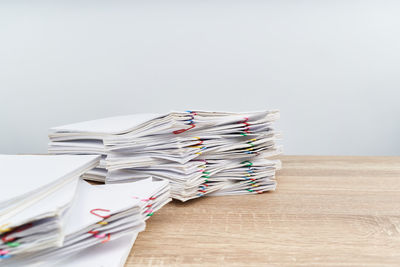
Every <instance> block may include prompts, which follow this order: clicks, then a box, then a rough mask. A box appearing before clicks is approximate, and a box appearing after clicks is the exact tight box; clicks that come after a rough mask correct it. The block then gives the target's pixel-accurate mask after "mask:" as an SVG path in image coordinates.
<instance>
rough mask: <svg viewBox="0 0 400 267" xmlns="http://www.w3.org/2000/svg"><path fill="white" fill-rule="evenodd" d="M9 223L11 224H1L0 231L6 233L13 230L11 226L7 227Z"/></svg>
mask: <svg viewBox="0 0 400 267" xmlns="http://www.w3.org/2000/svg"><path fill="white" fill-rule="evenodd" d="M7 225H9V223H6V224H3V225H1V226H0V233H6V232H9V231H11V230H12V229H11V228H10V227H5V226H7Z"/></svg>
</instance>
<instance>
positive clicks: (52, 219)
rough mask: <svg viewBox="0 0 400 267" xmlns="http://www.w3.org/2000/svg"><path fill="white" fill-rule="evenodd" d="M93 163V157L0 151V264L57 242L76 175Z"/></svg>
mask: <svg viewBox="0 0 400 267" xmlns="http://www.w3.org/2000/svg"><path fill="white" fill-rule="evenodd" d="M98 163H99V156H49V155H43V156H33V155H0V172H1V175H2V177H3V179H2V182H1V189H2V193H1V194H0V239H1V241H0V264H2V260H6V259H9V258H12V257H17V256H19V255H23V254H25V253H31V252H36V251H39V250H42V249H46V248H49V247H54V246H60V245H62V243H63V240H64V234H63V221H64V219H65V216H66V214H67V212H68V209H69V207H70V206H71V203H72V201H73V199H74V197H75V195H76V188H77V184H78V181H79V176H80V175H82V174H83V173H84V172H87V171H88V170H90V169H91V168H93V167H95V166H96V165H98Z"/></svg>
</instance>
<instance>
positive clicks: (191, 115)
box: [173, 110, 197, 134]
mask: <svg viewBox="0 0 400 267" xmlns="http://www.w3.org/2000/svg"><path fill="white" fill-rule="evenodd" d="M186 112H188V113H189V116H190V117H191V118H190V119H188V120H186V121H187V123H186V124H187V125H190V126H189V128H186V129H180V130H176V131H173V133H174V134H181V133H184V132H186V131H188V130H190V129H193V128H194V127H196V124H195V123H194V116H196V115H197V113H196V112H193V111H190V110H187V111H186Z"/></svg>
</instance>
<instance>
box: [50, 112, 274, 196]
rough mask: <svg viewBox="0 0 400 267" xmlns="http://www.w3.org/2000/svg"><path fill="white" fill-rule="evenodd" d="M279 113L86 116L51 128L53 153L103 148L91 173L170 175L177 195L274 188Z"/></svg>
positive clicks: (109, 179) (103, 176)
mask: <svg viewBox="0 0 400 267" xmlns="http://www.w3.org/2000/svg"><path fill="white" fill-rule="evenodd" d="M278 117H279V112H278V111H275V110H274V111H261V112H246V113H228V112H205V111H188V112H171V113H168V114H166V115H154V114H140V115H130V116H121V117H113V118H106V119H100V120H94V121H87V122H81V123H76V124H70V125H65V126H60V127H55V128H52V129H51V130H50V133H49V138H50V143H49V152H50V153H54V154H99V155H102V161H101V164H100V166H99V168H96V169H94V170H93V171H90V172H88V173H87V174H85V178H86V179H90V180H96V181H105V182H106V183H116V182H125V181H132V180H135V179H142V178H145V177H148V176H152V177H157V178H163V179H168V180H169V181H170V182H171V194H172V197H173V198H177V199H180V200H182V201H186V200H188V199H192V198H196V197H201V196H204V195H206V194H210V193H214V194H215V195H222V194H224V195H225V194H253V193H261V192H264V191H267V190H271V189H274V188H275V186H276V182H275V180H274V176H275V171H276V169H277V168H279V167H280V162H279V161H277V160H267V159H266V158H267V157H269V156H274V155H277V154H279V153H280V147H279V146H277V145H276V143H275V141H276V139H277V137H278V135H277V133H276V132H275V131H274V129H273V128H272V123H273V122H274V121H275V120H276V119H277V118H278Z"/></svg>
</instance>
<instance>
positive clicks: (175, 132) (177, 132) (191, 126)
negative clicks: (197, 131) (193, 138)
mask: <svg viewBox="0 0 400 267" xmlns="http://www.w3.org/2000/svg"><path fill="white" fill-rule="evenodd" d="M194 127H196V125H195V124H192V125H190V127H189V128H187V129H180V130H176V131H173V133H174V134H180V133H183V132H186V131H187V130H190V129H193V128H194Z"/></svg>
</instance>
